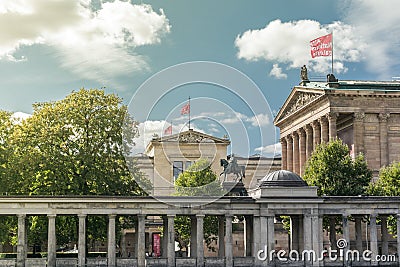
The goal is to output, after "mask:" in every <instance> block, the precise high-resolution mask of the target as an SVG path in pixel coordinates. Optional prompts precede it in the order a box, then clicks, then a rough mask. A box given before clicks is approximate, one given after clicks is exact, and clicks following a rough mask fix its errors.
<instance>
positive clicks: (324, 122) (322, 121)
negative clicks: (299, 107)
mask: <svg viewBox="0 0 400 267" xmlns="http://www.w3.org/2000/svg"><path fill="white" fill-rule="evenodd" d="M318 122H319V124H320V125H321V126H322V125H327V124H328V118H327V117H326V116H322V117H320V118H318Z"/></svg>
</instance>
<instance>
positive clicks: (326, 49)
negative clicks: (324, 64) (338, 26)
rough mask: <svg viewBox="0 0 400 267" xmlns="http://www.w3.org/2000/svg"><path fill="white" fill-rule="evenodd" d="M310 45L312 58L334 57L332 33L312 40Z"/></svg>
mask: <svg viewBox="0 0 400 267" xmlns="http://www.w3.org/2000/svg"><path fill="white" fill-rule="evenodd" d="M310 45H311V57H312V58H315V57H328V56H332V33H330V34H328V35H325V36H321V37H319V38H317V39H314V40H312V41H311V42H310Z"/></svg>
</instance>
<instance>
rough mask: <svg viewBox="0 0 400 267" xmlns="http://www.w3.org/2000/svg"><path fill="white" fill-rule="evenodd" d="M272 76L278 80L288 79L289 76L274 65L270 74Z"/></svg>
mask: <svg viewBox="0 0 400 267" xmlns="http://www.w3.org/2000/svg"><path fill="white" fill-rule="evenodd" d="M269 75H270V76H272V77H275V78H277V79H286V78H287V74H286V73H283V72H282V68H280V67H279V65H278V64H274V65H273V66H272V70H271V72H270V73H269Z"/></svg>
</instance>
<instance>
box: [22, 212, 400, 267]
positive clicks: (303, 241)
mask: <svg viewBox="0 0 400 267" xmlns="http://www.w3.org/2000/svg"><path fill="white" fill-rule="evenodd" d="M137 217H138V224H137V230H136V231H137V234H136V244H137V249H136V258H137V265H138V266H145V215H137ZM204 217H205V216H204V215H195V216H192V217H191V218H192V236H191V257H193V258H196V266H204V242H203V240H204ZM78 218H79V237H78V266H85V264H86V251H85V249H86V215H78ZM174 218H175V215H166V216H163V221H164V233H163V236H164V238H163V257H165V258H167V265H168V266H169V267H172V266H175V230H174ZM232 218H233V216H232V215H225V216H220V217H219V257H222V258H225V266H228V267H230V266H233V238H232ZM290 218H291V230H290V231H291V237H290V238H291V239H290V249H291V250H297V251H299V252H301V251H303V250H313V251H315V252H316V255H320V254H321V252H322V249H323V233H322V229H323V228H322V223H323V216H322V215H320V214H318V213H316V212H315V211H314V210H310V211H308V212H307V211H306V212H305V214H303V215H294V216H291V217H290ZM354 218H355V233H356V240H355V245H356V246H355V248H352V247H351V246H350V229H349V223H348V215H347V214H345V215H343V216H342V227H343V238H344V239H345V240H346V241H348V246H347V247H346V249H356V250H358V251H360V252H361V251H363V245H362V244H363V243H362V231H361V229H362V228H361V223H362V218H361V216H357V215H355V216H354ZM376 218H377V215H376V214H371V215H370V217H369V219H370V247H369V249H370V250H371V251H372V258H373V259H374V258H375V257H376V255H377V253H378V235H377V223H376ZM115 219H116V215H109V216H108V220H109V222H108V254H107V257H108V266H116V246H115V245H116V243H115V242H116V240H115ZM380 219H381V234H382V238H381V241H382V255H388V253H389V251H388V229H387V217H386V215H381V216H380ZM55 220H56V215H53V214H50V215H48V224H49V227H48V258H47V266H56V228H55ZM274 221H275V214H272V213H271V214H266V215H263V216H256V215H254V216H245V224H246V225H245V236H244V240H245V244H246V246H245V247H246V248H245V255H244V256H252V257H253V258H254V260H255V264H256V265H262V264H263V263H264V261H262V260H260V259H259V256H260V255H259V251H260V250H264V251H265V253H267V254H266V259H265V260H266V261H269V257H270V252H271V251H273V250H274V249H275V233H274V232H275V225H274V224H275V222H274ZM224 223H225V224H224ZM224 226H225V227H224ZM330 229H332V230H331V231H330V232H331V233H332V235H335V237H334V238H333V236H332V235H331V238H330V242H331V246H332V247H333V249H335V248H336V230H335V218H334V217H331V226H330ZM224 230H225V231H224ZM397 231H398V233H400V214H398V215H397ZM397 244H398V246H397V250H398V251H397V252H398V255H400V235H397ZM365 249H366V248H365ZM26 254H27V231H26V215H18V245H17V265H16V266H18V267H24V266H25V260H26ZM372 263H373V264H377V262H372Z"/></svg>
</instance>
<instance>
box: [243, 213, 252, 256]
mask: <svg viewBox="0 0 400 267" xmlns="http://www.w3.org/2000/svg"><path fill="white" fill-rule="evenodd" d="M244 220H245V221H244V223H245V228H244V229H245V239H244V241H245V244H244V249H245V251H244V256H245V257H251V255H252V243H253V218H252V216H245V219H244Z"/></svg>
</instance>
